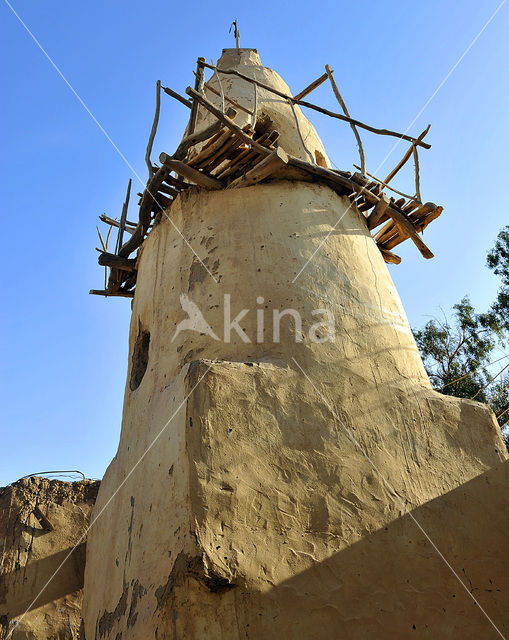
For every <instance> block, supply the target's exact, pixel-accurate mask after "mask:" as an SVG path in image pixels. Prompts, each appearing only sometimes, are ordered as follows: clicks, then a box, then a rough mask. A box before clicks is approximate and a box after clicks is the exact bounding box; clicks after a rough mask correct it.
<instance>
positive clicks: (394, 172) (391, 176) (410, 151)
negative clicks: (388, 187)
mask: <svg viewBox="0 0 509 640" xmlns="http://www.w3.org/2000/svg"><path fill="white" fill-rule="evenodd" d="M430 127H431V125H430V124H429V125H428V126H427V127H426V129H424V131H423V132H422V133H421V134H420V135H419V137H418V138H417V140H416V141H415V143H412V144H411V145H410V148H409V149H408V151H407V152H406V153H405V155H404V156H403V157H402V158H401V160H400V161H399V162H398V164H397V165H396V166H395V167H394V169H393V170H392V171H391V172H390V173H389V175H388V176H387V178H385V180H384V183H385V184H389V182H390V181H391V180H392V179H393V178H394V176H395V175H396V174H397V173H398V171H399V170H400V169H401V168H402V167H403V166H404V165H405V164H406V162H407V160H408V159H409V158H410V156H411V155H412V153H413V150H414V146H415V144H417V142H422V139H423V138H424V136H425V135H426V134H427V133H428V131H429V128H430Z"/></svg>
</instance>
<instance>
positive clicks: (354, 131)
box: [325, 64, 366, 176]
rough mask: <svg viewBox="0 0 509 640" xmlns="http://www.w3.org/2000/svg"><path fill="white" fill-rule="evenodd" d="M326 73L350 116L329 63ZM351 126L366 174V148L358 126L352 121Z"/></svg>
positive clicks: (333, 89)
mask: <svg viewBox="0 0 509 640" xmlns="http://www.w3.org/2000/svg"><path fill="white" fill-rule="evenodd" d="M325 72H326V73H325V75H326V76H327V77H328V78H329V80H330V83H331V86H332V91H333V92H334V95H335V96H336V100H337V101H338V102H339V106H340V107H341V108H342V109H343V113H344V114H345V116H348V117H350V113H349V112H348V109H347V107H346V104H345V101H344V100H343V98H342V97H341V94H340V93H339V89H338V86H337V84H336V81H335V80H334V76H333V75H332V69H331V68H330V67H329V65H328V64H326V65H325ZM350 127H351V128H352V131H353V133H354V136H355V139H356V141H357V147H358V149H359V158H360V161H361V173H362V175H363V176H365V175H366V156H365V155H364V148H363V146H362V140H361V137H360V135H359V132H358V131H357V127H356V126H355V125H354V124H353V123H352V122H350Z"/></svg>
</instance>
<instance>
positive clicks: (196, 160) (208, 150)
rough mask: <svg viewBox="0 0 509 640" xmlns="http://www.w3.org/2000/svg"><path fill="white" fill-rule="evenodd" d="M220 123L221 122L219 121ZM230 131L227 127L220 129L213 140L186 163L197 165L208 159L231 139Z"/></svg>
mask: <svg viewBox="0 0 509 640" xmlns="http://www.w3.org/2000/svg"><path fill="white" fill-rule="evenodd" d="M219 124H222V123H219ZM232 137H233V136H232V133H231V131H230V130H228V129H224V128H223V129H222V133H221V135H220V136H218V137H217V140H215V142H212V144H209V145H207V146H206V147H204V148H203V149H202V150H201V151H200V152H199V153H197V154H196V155H195V156H193V157H192V158H191V159H190V160H188V161H187V164H188V165H189V166H190V167H195V166H199V165H201V164H202V163H205V162H206V161H207V160H208V159H210V158H211V157H212V156H213V155H214V154H215V153H216V151H218V150H219V149H221V148H222V147H223V145H225V144H226V143H227V142H228V141H229V140H231V139H232Z"/></svg>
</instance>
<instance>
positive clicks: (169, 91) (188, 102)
mask: <svg viewBox="0 0 509 640" xmlns="http://www.w3.org/2000/svg"><path fill="white" fill-rule="evenodd" d="M161 89H162V90H163V91H164V93H166V94H167V95H169V96H171V97H172V98H175V100H178V101H179V102H181V103H182V104H183V105H185V106H186V107H187V108H188V109H190V108H191V106H192V102H191V100H187V98H184V97H183V96H181V95H180V93H177V92H176V91H173V89H170V88H169V87H161Z"/></svg>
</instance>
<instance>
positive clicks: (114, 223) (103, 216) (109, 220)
mask: <svg viewBox="0 0 509 640" xmlns="http://www.w3.org/2000/svg"><path fill="white" fill-rule="evenodd" d="M99 220H101V221H102V222H105V223H106V224H109V225H111V226H112V227H118V226H119V225H120V222H119V221H118V220H113V218H109V217H108V216H107V215H106V214H105V213H102V214H101V215H100V216H99ZM134 229H135V227H127V226H126V227H125V231H127V233H134Z"/></svg>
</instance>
